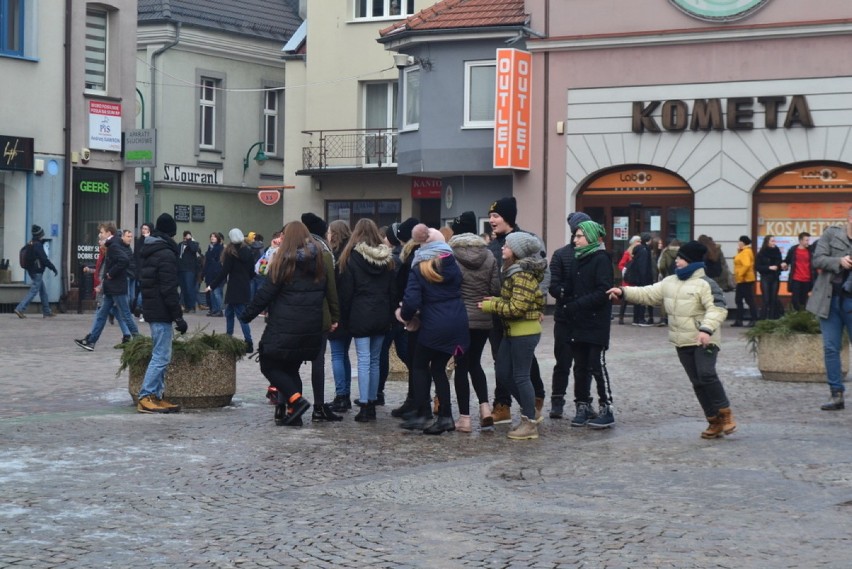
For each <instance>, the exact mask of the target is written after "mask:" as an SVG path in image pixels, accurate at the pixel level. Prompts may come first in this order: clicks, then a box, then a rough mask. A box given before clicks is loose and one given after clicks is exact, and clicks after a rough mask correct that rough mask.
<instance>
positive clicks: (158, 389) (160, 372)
mask: <svg viewBox="0 0 852 569" xmlns="http://www.w3.org/2000/svg"><path fill="white" fill-rule="evenodd" d="M148 325H149V326H150V327H151V339H152V340H153V341H154V347H153V349H152V351H151V361H150V362H148V369H147V370H145V378H144V379H143V380H142V388H141V389H140V390H139V399H142V398H143V397H146V396H148V395H155V396H157V397H158V398H162V397H163V390H165V387H166V383H165V379H166V368H167V367H168V366H169V362H170V361H172V335H173V334H174V332H172V323H171V322H149V323H148Z"/></svg>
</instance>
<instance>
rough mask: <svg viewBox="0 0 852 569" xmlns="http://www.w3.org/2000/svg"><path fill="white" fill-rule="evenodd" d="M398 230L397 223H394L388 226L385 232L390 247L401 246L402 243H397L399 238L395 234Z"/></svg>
mask: <svg viewBox="0 0 852 569" xmlns="http://www.w3.org/2000/svg"><path fill="white" fill-rule="evenodd" d="M398 230H399V222H398V221H396V222H394V223H391V224H390V225H388V227H387V230H386V231H385V237H386V238H387V240H388V243H390V244H391V246H392V247H397V246H399V245H402V243H400V242H399V238H398V237H397V236H396V232H397V231H398Z"/></svg>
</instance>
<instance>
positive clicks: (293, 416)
mask: <svg viewBox="0 0 852 569" xmlns="http://www.w3.org/2000/svg"><path fill="white" fill-rule="evenodd" d="M279 407H280V405H279ZM310 408H311V404H310V403H309V402H308V400H307V399H305V398H304V397H299V398H298V399H296V400H295V401H293V402H292V403H290V404H289V405H287V414H286V416H285V417H284V424H285V425H291V424H293V422H294V421H296V420H297V419H298V420H299V421H301V420H302V415H304V414H305V411H307V410H308V409H310Z"/></svg>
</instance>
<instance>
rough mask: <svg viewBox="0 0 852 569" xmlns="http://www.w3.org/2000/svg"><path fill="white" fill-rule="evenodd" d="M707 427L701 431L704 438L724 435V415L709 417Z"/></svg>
mask: <svg viewBox="0 0 852 569" xmlns="http://www.w3.org/2000/svg"><path fill="white" fill-rule="evenodd" d="M707 422H708V423H709V425H707V428H706V429H704V430H703V431H701V438H702V439H718V438H719V437H721V436H724V434H725V433H724V432H723V431H722V417H721V416H720V415H716V416H715V417H707Z"/></svg>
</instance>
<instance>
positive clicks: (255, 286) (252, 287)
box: [249, 275, 266, 300]
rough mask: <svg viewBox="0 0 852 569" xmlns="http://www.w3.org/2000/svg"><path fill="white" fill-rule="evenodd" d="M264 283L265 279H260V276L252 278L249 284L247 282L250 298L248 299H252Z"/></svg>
mask: <svg viewBox="0 0 852 569" xmlns="http://www.w3.org/2000/svg"><path fill="white" fill-rule="evenodd" d="M265 283H266V277H262V276H260V275H255V276H254V277H252V279H251V282H249V291H250V294H251V296H250V297H249V298H250V299H252V300H253V299H254V295H255V294H257V291H259V290H260V289H262V288H263V285H264V284H265Z"/></svg>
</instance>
